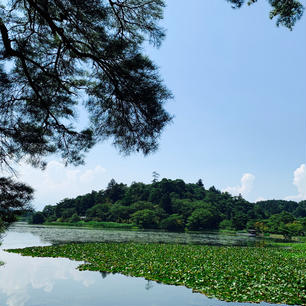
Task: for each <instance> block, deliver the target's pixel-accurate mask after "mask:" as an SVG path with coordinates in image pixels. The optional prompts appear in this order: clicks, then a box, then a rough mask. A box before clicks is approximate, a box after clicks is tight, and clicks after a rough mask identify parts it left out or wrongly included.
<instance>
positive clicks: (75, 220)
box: [71, 213, 81, 223]
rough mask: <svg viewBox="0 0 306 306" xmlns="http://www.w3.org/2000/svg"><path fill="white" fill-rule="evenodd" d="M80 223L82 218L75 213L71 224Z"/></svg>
mask: <svg viewBox="0 0 306 306" xmlns="http://www.w3.org/2000/svg"><path fill="white" fill-rule="evenodd" d="M79 221H81V219H80V217H79V216H78V215H77V214H76V213H74V214H73V215H72V217H71V222H72V223H76V222H79Z"/></svg>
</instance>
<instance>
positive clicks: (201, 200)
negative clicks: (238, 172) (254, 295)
mask: <svg viewBox="0 0 306 306" xmlns="http://www.w3.org/2000/svg"><path fill="white" fill-rule="evenodd" d="M34 217H35V215H34ZM305 217H306V201H302V202H300V203H297V202H294V201H283V200H269V201H261V202H257V203H250V202H248V201H246V200H245V199H243V198H242V197H241V196H231V195H230V194H229V193H227V192H221V191H219V190H217V189H216V188H215V187H214V186H212V187H210V188H209V189H206V188H205V187H204V185H203V183H202V181H201V180H199V181H198V182H197V183H195V184H190V183H185V182H184V181H183V180H181V179H176V180H170V179H166V178H164V179H162V180H160V181H157V180H155V181H153V182H152V184H144V183H132V184H131V185H130V186H127V185H125V184H122V183H117V182H116V181H115V180H111V181H110V183H109V184H108V186H107V188H106V189H105V190H100V191H92V192H91V193H88V194H85V195H82V196H78V197H76V198H74V199H64V200H62V201H60V202H59V203H58V204H56V205H54V206H51V205H48V206H46V207H45V208H44V210H43V211H42V213H37V214H36V221H35V218H33V220H34V222H37V223H38V222H42V221H47V222H53V221H59V222H78V221H80V220H84V221H112V222H119V223H133V224H136V225H138V226H139V227H143V228H163V229H168V230H184V229H188V230H204V229H218V228H223V229H234V230H241V229H245V228H250V227H251V228H254V227H257V229H258V230H261V231H263V230H264V228H265V227H266V228H267V227H270V228H269V230H270V231H273V229H271V226H272V225H273V226H274V232H277V231H278V229H277V228H278V227H280V226H283V225H286V224H289V225H290V224H295V225H296V224H297V223H299V224H302V218H305ZM271 220H272V221H271ZM269 222H270V223H271V222H272V223H273V224H272V225H271V224H270V223H269ZM275 224H276V225H275ZM273 226H272V227H273Z"/></svg>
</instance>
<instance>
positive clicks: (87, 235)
mask: <svg viewBox="0 0 306 306" xmlns="http://www.w3.org/2000/svg"><path fill="white" fill-rule="evenodd" d="M11 230H14V231H15V232H20V233H31V234H33V235H35V236H39V237H40V240H41V241H42V242H44V243H53V244H54V243H64V242H71V241H73V242H98V241H100V242H127V241H134V242H157V243H181V244H182V243H192V244H206V245H239V246H247V245H248V246H253V245H256V243H262V242H263V239H262V238H259V237H250V236H249V235H248V234H247V233H239V234H231V235H230V234H227V235H225V234H219V233H218V232H205V233H171V232H162V231H127V230H114V229H112V230H109V229H98V230H97V229H86V228H75V227H74V228H69V227H68V228H67V227H54V226H43V225H29V224H26V223H22V222H20V223H15V224H14V225H13V226H12V227H11Z"/></svg>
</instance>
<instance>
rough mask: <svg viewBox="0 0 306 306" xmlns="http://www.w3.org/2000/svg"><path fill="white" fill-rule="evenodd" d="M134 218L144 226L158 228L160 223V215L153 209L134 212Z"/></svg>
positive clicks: (134, 220) (139, 224) (138, 223)
mask: <svg viewBox="0 0 306 306" xmlns="http://www.w3.org/2000/svg"><path fill="white" fill-rule="evenodd" d="M132 220H133V222H135V223H136V224H137V225H138V226H140V227H142V228H156V227H157V224H158V217H157V215H156V213H155V211H153V210H151V209H143V210H139V211H136V212H135V213H133V214H132Z"/></svg>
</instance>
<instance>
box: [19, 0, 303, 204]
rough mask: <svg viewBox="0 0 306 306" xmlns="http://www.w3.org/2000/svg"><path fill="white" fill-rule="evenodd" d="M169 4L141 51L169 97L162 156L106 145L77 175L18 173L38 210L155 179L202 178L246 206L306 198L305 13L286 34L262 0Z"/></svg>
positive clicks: (52, 170) (55, 168)
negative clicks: (154, 38)
mask: <svg viewBox="0 0 306 306" xmlns="http://www.w3.org/2000/svg"><path fill="white" fill-rule="evenodd" d="M166 2H167V8H166V9H165V18H164V20H163V22H162V25H163V27H165V28H166V30H167V36H166V39H165V41H164V43H163V44H162V46H161V47H160V48H159V49H154V48H152V47H147V48H146V49H145V52H146V53H147V54H148V55H149V56H150V57H151V58H152V59H153V60H154V62H155V63H156V64H157V65H158V66H159V67H160V72H161V75H162V77H163V79H164V81H165V83H166V84H167V86H168V87H169V88H170V89H171V91H172V92H173V94H174V99H173V100H172V101H170V102H169V103H168V104H167V105H166V108H167V110H168V111H169V112H170V113H172V114H173V115H174V120H173V123H172V124H171V125H169V126H168V127H167V128H166V129H165V131H164V132H163V134H162V136H161V139H160V148H159V150H158V151H157V152H156V153H154V154H152V155H149V156H147V157H143V156H142V155H141V154H132V155H130V156H128V157H124V156H122V155H120V154H119V153H118V151H116V149H114V148H113V147H112V146H111V144H110V142H106V143H103V144H99V145H97V146H96V147H95V148H94V149H93V150H92V151H91V152H90V153H89V154H88V155H87V158H86V165H85V166H82V167H78V168H73V167H69V168H65V167H63V166H62V165H61V164H60V160H59V159H56V158H51V159H50V161H51V163H50V165H49V167H48V168H47V170H46V171H45V172H43V173H42V172H41V171H39V170H33V169H31V168H30V167H29V166H23V167H22V168H21V169H20V178H21V179H23V180H24V181H26V182H28V183H29V184H32V185H33V186H34V188H35V189H36V200H35V203H34V204H35V206H36V208H39V209H40V208H42V207H43V206H44V205H46V204H55V203H56V202H57V201H59V200H61V199H62V198H64V197H72V196H76V195H78V194H82V193H86V192H90V191H91V190H98V189H103V188H105V187H106V186H107V183H108V182H109V180H110V179H111V178H114V179H115V180H116V181H118V182H124V183H126V184H130V183H131V182H132V181H142V182H145V183H149V182H150V181H151V180H152V172H153V171H157V172H158V173H159V174H160V176H161V177H167V178H171V179H176V178H181V179H184V180H185V181H186V182H196V181H197V180H198V179H199V178H202V180H203V182H204V185H205V186H206V187H209V186H211V185H214V186H215V187H216V188H218V189H220V190H228V191H230V192H231V193H233V194H237V193H239V192H241V193H242V194H243V196H244V197H245V198H246V199H248V200H250V201H256V200H258V199H260V198H264V199H273V198H277V199H285V198H286V199H289V198H292V199H296V200H302V199H304V198H305V197H306V171H305V157H306V56H305V55H306V15H305V16H304V17H303V18H302V20H301V21H299V22H298V23H297V24H296V27H295V28H294V30H293V31H292V32H290V31H289V30H288V29H286V28H282V27H280V28H278V27H276V25H275V21H273V20H272V21H271V20H270V19H269V5H268V3H267V1H259V2H258V3H256V4H254V5H252V6H251V7H248V6H245V7H244V8H242V9H240V10H233V9H231V7H230V5H229V4H228V3H227V2H226V1H225V0H219V1H207V0H203V1H202V0H189V1H186V0H167V1H166ZM302 3H303V4H304V5H305V1H302ZM83 117H84V114H81V115H80V120H81V119H82V118H83Z"/></svg>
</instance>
